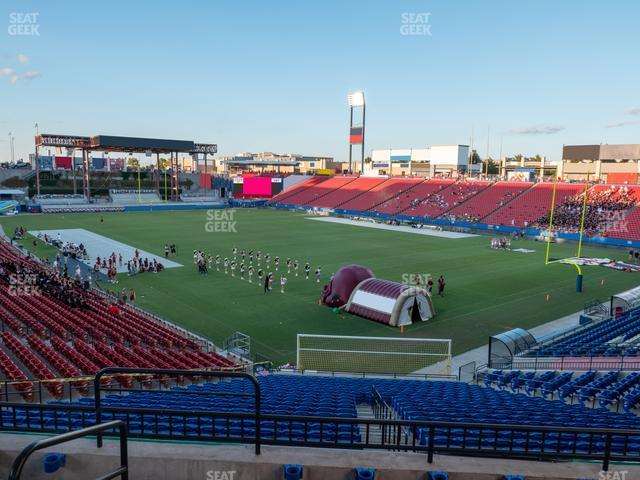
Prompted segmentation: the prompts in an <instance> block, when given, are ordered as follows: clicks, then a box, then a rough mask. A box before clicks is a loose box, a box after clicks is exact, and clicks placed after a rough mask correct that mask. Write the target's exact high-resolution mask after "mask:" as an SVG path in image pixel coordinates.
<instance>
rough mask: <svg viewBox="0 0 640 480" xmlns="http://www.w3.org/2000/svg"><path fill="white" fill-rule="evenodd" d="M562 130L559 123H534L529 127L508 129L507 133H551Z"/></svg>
mask: <svg viewBox="0 0 640 480" xmlns="http://www.w3.org/2000/svg"><path fill="white" fill-rule="evenodd" d="M562 130H564V127H563V126H561V125H534V126H531V127H525V128H517V129H513V130H509V133H513V134H516V135H553V134H554V133H558V132H561V131H562Z"/></svg>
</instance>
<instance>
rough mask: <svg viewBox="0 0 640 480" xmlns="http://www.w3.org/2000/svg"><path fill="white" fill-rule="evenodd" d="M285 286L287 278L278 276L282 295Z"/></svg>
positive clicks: (282, 275)
mask: <svg viewBox="0 0 640 480" xmlns="http://www.w3.org/2000/svg"><path fill="white" fill-rule="evenodd" d="M286 284H287V277H285V276H284V273H283V274H281V275H280V293H284V286H285V285H286Z"/></svg>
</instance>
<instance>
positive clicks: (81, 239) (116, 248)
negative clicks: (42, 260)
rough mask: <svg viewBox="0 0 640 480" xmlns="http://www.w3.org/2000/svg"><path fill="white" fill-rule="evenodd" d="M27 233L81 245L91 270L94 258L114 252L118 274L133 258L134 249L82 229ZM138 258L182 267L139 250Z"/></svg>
mask: <svg viewBox="0 0 640 480" xmlns="http://www.w3.org/2000/svg"><path fill="white" fill-rule="evenodd" d="M29 233H30V234H31V235H33V236H34V237H37V236H38V235H40V236H42V237H44V235H45V233H46V234H47V235H48V236H49V237H51V238H52V239H53V240H57V239H58V234H60V240H61V241H62V242H72V243H75V244H78V245H79V244H81V243H82V244H83V245H84V248H85V249H86V250H87V254H88V255H89V259H88V260H83V263H85V264H86V265H87V266H88V267H90V268H92V267H93V265H94V263H95V262H96V258H97V257H100V258H101V259H102V258H107V257H109V256H110V255H111V254H112V253H114V252H115V254H116V256H118V255H120V254H121V255H122V265H118V268H117V270H118V273H122V272H126V271H127V261H129V260H131V259H133V257H134V256H135V251H136V247H133V246H131V245H127V244H126V243H121V242H118V241H116V240H112V239H111V238H109V237H104V236H102V235H98V234H97V233H93V232H90V231H89V230H85V229H84V228H67V229H59V230H30V231H29ZM162 247H164V245H158V248H159V249H160V248H162ZM139 252H140V258H142V259H145V258H148V259H149V261H150V262H152V261H153V259H154V258H155V259H156V260H157V261H158V262H160V263H162V265H164V267H165V268H175V267H181V266H182V265H181V264H179V263H176V262H172V261H171V260H167V259H165V258H164V257H160V256H158V255H154V254H153V253H149V252H145V251H144V250H139Z"/></svg>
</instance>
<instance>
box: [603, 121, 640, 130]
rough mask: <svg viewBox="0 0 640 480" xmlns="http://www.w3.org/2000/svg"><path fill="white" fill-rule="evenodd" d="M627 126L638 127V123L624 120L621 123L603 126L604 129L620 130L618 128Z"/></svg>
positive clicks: (639, 122) (639, 123)
mask: <svg viewBox="0 0 640 480" xmlns="http://www.w3.org/2000/svg"><path fill="white" fill-rule="evenodd" d="M629 125H640V121H637V120H624V121H622V122H614V123H608V124H606V125H605V126H604V128H620V127H628V126H629Z"/></svg>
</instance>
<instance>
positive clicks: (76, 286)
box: [0, 261, 87, 307]
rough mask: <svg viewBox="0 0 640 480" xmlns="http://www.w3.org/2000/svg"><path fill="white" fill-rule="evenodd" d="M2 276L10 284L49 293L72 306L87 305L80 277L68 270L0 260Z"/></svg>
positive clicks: (37, 292)
mask: <svg viewBox="0 0 640 480" xmlns="http://www.w3.org/2000/svg"><path fill="white" fill-rule="evenodd" d="M0 278H2V279H3V280H5V281H6V282H7V283H9V285H11V286H13V287H17V288H25V287H29V288H30V289H31V290H32V291H33V292H35V293H36V294H42V293H46V294H47V295H49V296H51V297H53V298H55V299H57V300H59V301H61V302H63V303H65V304H66V305H69V306H70V307H85V306H86V304H87V298H86V292H85V289H83V288H82V283H81V281H80V280H79V279H78V278H71V277H69V275H68V273H67V271H66V270H65V271H64V272H63V273H60V271H58V270H56V269H54V270H45V269H40V268H36V267H35V266H33V265H31V264H29V263H26V262H25V263H24V264H19V263H16V262H11V261H2V262H0Z"/></svg>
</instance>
